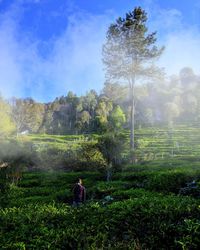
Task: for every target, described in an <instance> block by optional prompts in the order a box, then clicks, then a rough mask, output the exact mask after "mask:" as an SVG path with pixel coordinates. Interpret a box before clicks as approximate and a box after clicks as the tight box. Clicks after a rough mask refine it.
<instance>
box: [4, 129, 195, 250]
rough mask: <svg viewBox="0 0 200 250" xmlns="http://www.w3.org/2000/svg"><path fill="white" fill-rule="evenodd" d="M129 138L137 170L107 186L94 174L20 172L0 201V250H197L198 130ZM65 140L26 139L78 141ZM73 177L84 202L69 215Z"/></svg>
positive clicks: (53, 139)
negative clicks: (84, 195)
mask: <svg viewBox="0 0 200 250" xmlns="http://www.w3.org/2000/svg"><path fill="white" fill-rule="evenodd" d="M136 137H137V143H138V145H137V146H138V147H137V159H138V162H137V163H136V164H134V165H126V166H123V168H122V170H121V171H120V172H119V171H118V172H115V173H114V174H113V176H112V180H111V181H110V182H106V181H105V175H104V173H103V172H102V171H100V172H99V171H96V170H90V171H81V172H80V171H79V172H77V171H68V172H66V171H61V170H60V171H55V170H52V171H44V170H43V171H32V172H24V173H23V175H22V179H21V180H20V181H19V182H18V184H17V185H16V184H11V185H10V189H9V191H7V192H6V193H3V194H1V197H0V202H1V203H0V204H1V208H0V249H52V250H53V249H73V250H74V249H188V250H189V249H199V246H200V161H199V157H200V143H199V141H200V129H198V128H194V127H193V128H186V127H184V126H182V127H181V126H180V127H178V128H176V129H174V130H173V131H169V130H167V129H164V128H163V129H142V130H138V131H137V134H136ZM71 138H72V137H69V138H67V137H60V136H43V138H42V136H33V135H32V136H29V138H28V139H29V140H30V139H31V140H32V141H34V142H35V143H36V142H37V143H39V144H40V143H41V144H42V145H44V144H45V143H46V142H47V143H58V144H59V143H60V144H62V145H63V144H65V143H72V144H73V143H74V144H75V143H76V144H77V142H78V141H79V140H80V139H79V138H78V136H77V137H76V138H73V139H71ZM83 140H85V141H88V140H92V141H93V143H95V140H97V138H96V137H95V136H94V137H93V138H92V139H91V138H90V139H85V138H84V139H83ZM69 141H71V142H69ZM77 177H81V178H83V181H84V186H85V187H86V190H87V201H86V203H85V204H84V205H82V206H81V207H79V208H74V207H72V188H73V185H74V183H75V181H76V178H77Z"/></svg>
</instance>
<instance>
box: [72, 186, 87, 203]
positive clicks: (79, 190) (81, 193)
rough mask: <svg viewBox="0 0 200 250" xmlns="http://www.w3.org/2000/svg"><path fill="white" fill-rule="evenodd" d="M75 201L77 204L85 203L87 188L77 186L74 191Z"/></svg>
mask: <svg viewBox="0 0 200 250" xmlns="http://www.w3.org/2000/svg"><path fill="white" fill-rule="evenodd" d="M73 192H74V201H75V202H84V201H85V198H86V192H85V187H84V186H83V185H81V184H80V183H77V184H75V186H74V189H73Z"/></svg>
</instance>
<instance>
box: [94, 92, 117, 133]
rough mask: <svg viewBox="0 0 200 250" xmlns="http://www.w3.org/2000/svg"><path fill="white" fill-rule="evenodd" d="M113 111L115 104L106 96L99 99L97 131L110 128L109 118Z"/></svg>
mask: <svg viewBox="0 0 200 250" xmlns="http://www.w3.org/2000/svg"><path fill="white" fill-rule="evenodd" d="M112 109H113V103H112V102H111V101H110V100H109V99H108V98H107V97H105V96H101V97H100V98H99V101H98V104H97V107H96V110H95V120H96V129H97V130H98V131H105V130H107V128H108V116H109V114H110V112H111V111H112Z"/></svg>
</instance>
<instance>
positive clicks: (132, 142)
mask: <svg viewBox="0 0 200 250" xmlns="http://www.w3.org/2000/svg"><path fill="white" fill-rule="evenodd" d="M134 86H135V75H133V77H132V79H131V86H130V92H131V93H130V96H131V124H130V153H131V162H132V163H134V162H135V154H134V150H135V93H134Z"/></svg>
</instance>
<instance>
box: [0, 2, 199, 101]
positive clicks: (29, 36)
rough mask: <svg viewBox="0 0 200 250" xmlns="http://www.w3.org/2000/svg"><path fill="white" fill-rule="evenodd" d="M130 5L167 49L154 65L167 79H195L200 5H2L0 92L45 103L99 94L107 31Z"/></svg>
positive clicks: (197, 60) (136, 3)
mask: <svg viewBox="0 0 200 250" xmlns="http://www.w3.org/2000/svg"><path fill="white" fill-rule="evenodd" d="M135 6H142V7H143V8H144V9H145V10H146V11H147V13H148V17H149V19H148V27H149V31H154V30H156V31H157V32H158V33H157V34H158V35H157V36H158V43H157V44H158V45H164V46H165V47H166V49H165V52H164V54H163V55H162V57H161V59H160V60H159V62H158V64H159V65H160V66H162V67H164V68H165V71H166V73H167V75H171V74H178V72H179V70H180V69H181V68H182V67H184V66H189V67H192V68H193V69H194V71H195V73H196V74H200V64H199V58H200V49H199V47H200V14H199V13H200V0H193V1H188V0H182V1H180V0H140V1H137V0H135V1H134V0H106V1H103V0H0V58H1V60H0V92H1V93H2V95H3V96H5V97H7V98H8V97H11V96H17V97H32V98H34V99H36V100H38V101H42V102H47V101H52V100H53V99H55V97H57V96H61V95H66V94H67V92H68V91H70V90H71V91H73V92H75V93H76V94H78V95H82V94H85V93H86V91H89V90H90V89H95V90H97V91H100V90H101V89H102V88H103V84H104V81H105V79H104V71H103V65H102V61H101V59H102V56H101V50H102V44H103V42H104V40H105V36H106V30H107V28H108V26H109V24H110V23H112V22H114V21H115V19H116V18H117V17H119V16H124V14H125V13H126V12H128V11H130V10H132V9H133V8H134V7H135Z"/></svg>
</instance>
